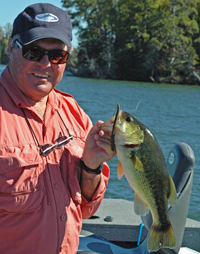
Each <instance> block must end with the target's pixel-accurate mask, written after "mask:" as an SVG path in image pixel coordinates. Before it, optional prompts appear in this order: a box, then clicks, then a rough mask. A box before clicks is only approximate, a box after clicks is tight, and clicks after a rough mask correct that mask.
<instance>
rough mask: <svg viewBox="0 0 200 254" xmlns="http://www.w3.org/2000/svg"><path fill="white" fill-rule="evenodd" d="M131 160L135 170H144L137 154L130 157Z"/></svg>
mask: <svg viewBox="0 0 200 254" xmlns="http://www.w3.org/2000/svg"><path fill="white" fill-rule="evenodd" d="M132 161H133V165H134V167H135V168H136V169H137V170H139V171H143V170H144V168H143V164H142V162H141V160H140V159H139V158H138V157H137V156H133V157H132Z"/></svg>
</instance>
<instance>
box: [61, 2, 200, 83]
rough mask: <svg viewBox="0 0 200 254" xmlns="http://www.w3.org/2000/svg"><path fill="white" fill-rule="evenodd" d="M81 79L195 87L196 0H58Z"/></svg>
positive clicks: (72, 64) (199, 50) (199, 22)
mask: <svg viewBox="0 0 200 254" xmlns="http://www.w3.org/2000/svg"><path fill="white" fill-rule="evenodd" d="M61 2H62V5H63V7H64V9H65V10H66V11H67V12H68V14H69V15H70V17H71V19H72V24H73V27H74V28H76V29H77V31H78V32H77V35H78V39H79V46H78V48H77V49H75V50H74V52H73V54H72V56H71V60H70V61H69V63H68V66H67V68H68V70H70V71H71V72H72V73H73V74H74V75H77V76H82V77H94V78H106V79H120V80H133V81H153V82H162V83H182V84H197V85H199V84H200V71H199V69H200V68H199V66H200V64H199V62H200V38H199V27H200V18H199V17H200V15H199V14H200V0H143V1H141V0H84V1H82V0H62V1H61Z"/></svg>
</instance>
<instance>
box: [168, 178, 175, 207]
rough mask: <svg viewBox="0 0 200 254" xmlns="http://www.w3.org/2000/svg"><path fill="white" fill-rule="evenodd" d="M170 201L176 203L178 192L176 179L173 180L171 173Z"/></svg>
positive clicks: (171, 203)
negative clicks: (175, 183)
mask: <svg viewBox="0 0 200 254" xmlns="http://www.w3.org/2000/svg"><path fill="white" fill-rule="evenodd" d="M169 191H170V192H169V197H168V200H169V203H170V205H171V206H173V205H174V204H175V203H176V199H177V194H176V187H175V185H174V181H173V180H172V178H171V176H170V175H169Z"/></svg>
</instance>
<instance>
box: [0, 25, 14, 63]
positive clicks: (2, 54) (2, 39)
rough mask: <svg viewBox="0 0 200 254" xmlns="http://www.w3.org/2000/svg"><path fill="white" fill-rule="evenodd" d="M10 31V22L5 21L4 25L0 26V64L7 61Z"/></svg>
mask: <svg viewBox="0 0 200 254" xmlns="http://www.w3.org/2000/svg"><path fill="white" fill-rule="evenodd" d="M11 32H12V25H11V24H10V23H7V24H6V25H5V26H4V27H2V26H0V64H7V63H8V61H9V57H8V53H7V47H8V39H9V37H10V35H11Z"/></svg>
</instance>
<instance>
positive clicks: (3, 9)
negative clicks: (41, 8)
mask: <svg viewBox="0 0 200 254" xmlns="http://www.w3.org/2000/svg"><path fill="white" fill-rule="evenodd" d="M39 2H41V3H51V4H53V5H55V6H57V7H59V8H62V6H61V0H0V26H2V27H3V26H5V25H6V24H7V23H8V22H9V23H11V24H13V21H14V19H15V18H16V17H17V15H18V14H19V13H20V12H22V11H23V10H24V9H25V8H26V7H27V6H28V5H31V4H35V3H39ZM77 44H78V43H77V38H76V36H75V30H74V31H73V40H72V45H73V46H74V47H76V46H77Z"/></svg>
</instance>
